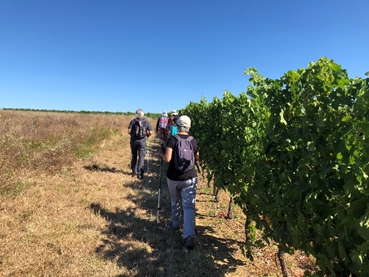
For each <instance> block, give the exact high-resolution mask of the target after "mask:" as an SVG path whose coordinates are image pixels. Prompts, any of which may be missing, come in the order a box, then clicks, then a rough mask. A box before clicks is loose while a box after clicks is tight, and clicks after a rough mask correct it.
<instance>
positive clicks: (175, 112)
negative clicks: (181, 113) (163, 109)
mask: <svg viewBox="0 0 369 277" xmlns="http://www.w3.org/2000/svg"><path fill="white" fill-rule="evenodd" d="M170 114H171V115H178V113H177V111H176V110H173V111H172V112H171V113H170Z"/></svg>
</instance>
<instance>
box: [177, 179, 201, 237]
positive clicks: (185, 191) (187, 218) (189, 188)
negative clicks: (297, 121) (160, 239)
mask: <svg viewBox="0 0 369 277" xmlns="http://www.w3.org/2000/svg"><path fill="white" fill-rule="evenodd" d="M197 180H198V179H197V177H196V178H192V179H189V180H186V181H184V182H183V183H182V185H181V196H182V207H183V221H184V223H183V238H184V239H186V238H188V237H195V236H196V231H195V227H196V222H195V216H196V187H197Z"/></svg>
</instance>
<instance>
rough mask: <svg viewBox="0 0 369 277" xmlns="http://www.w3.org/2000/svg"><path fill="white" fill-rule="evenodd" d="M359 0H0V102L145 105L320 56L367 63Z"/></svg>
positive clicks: (211, 93)
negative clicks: (254, 70) (251, 70)
mask: <svg viewBox="0 0 369 277" xmlns="http://www.w3.org/2000/svg"><path fill="white" fill-rule="evenodd" d="M368 15H369V0H353V1H348V0H309V1H302V0H301V1H298V0H280V1H275V0H253V1H251V0H249V1H247V0H232V1H226V0H223V1H220V0H186V1H181V0H177V1H173V0H171V1H170V0H155V1H154V0H32V1H29V0H0V38H1V40H0V41H1V42H0V95H1V97H0V99H1V100H0V108H30V109H50V110H74V111H80V110H85V111H111V112H127V111H135V110H136V109H137V108H142V109H143V110H144V111H145V112H155V113H156V112H158V113H160V112H162V111H163V110H167V111H170V110H172V109H178V110H179V109H181V108H183V107H185V106H186V105H187V104H188V103H189V102H190V101H193V102H198V101H200V99H201V97H205V98H206V99H207V100H208V101H209V102H211V101H212V100H213V97H218V98H222V96H223V93H224V91H225V90H228V91H230V92H231V93H233V94H235V95H238V94H239V93H241V92H244V91H246V88H247V85H248V77H247V76H245V75H244V70H245V69H246V68H248V67H255V68H257V69H258V71H259V72H260V73H261V75H263V76H265V77H269V78H279V77H280V76H282V75H283V74H284V73H285V72H286V71H288V70H292V69H298V68H301V67H305V68H306V67H307V66H308V63H309V62H311V61H316V60H318V59H319V58H321V57H323V56H325V57H328V58H329V59H333V60H334V61H336V62H337V63H339V64H340V65H342V67H343V68H345V69H347V71H348V73H349V76H350V77H365V75H364V74H365V72H367V71H369V16H368Z"/></svg>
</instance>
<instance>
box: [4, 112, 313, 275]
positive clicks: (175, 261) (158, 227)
mask: <svg viewBox="0 0 369 277" xmlns="http://www.w3.org/2000/svg"><path fill="white" fill-rule="evenodd" d="M131 119H132V117H128V116H125V115H104V114H101V115H99V114H78V113H70V114H68V113H49V112H31V111H28V112H27V111H9V110H6V111H4V110H3V111H0V178H1V179H0V238H1V239H0V276H191V277H194V276H212V277H213V276H281V275H282V274H281V270H280V268H279V265H278V263H277V259H276V255H275V254H276V250H277V248H276V246H274V245H270V246H268V247H266V248H263V249H255V251H254V256H255V260H254V261H250V260H248V259H246V258H245V257H244V256H243V255H242V253H241V250H240V246H241V245H242V243H243V241H244V222H245V218H244V215H243V214H242V212H241V211H239V210H238V209H237V208H235V209H234V215H235V218H234V219H232V220H229V219H227V218H226V214H227V209H228V200H229V195H228V193H226V192H221V193H220V201H219V202H215V201H214V196H213V195H212V189H211V188H209V187H208V186H207V181H206V180H205V179H203V178H202V177H201V178H200V181H199V187H198V196H197V231H198V240H197V245H196V247H195V249H194V250H193V251H188V250H186V249H184V247H183V245H182V239H181V234H180V232H172V230H171V228H170V227H169V225H170V210H169V195H168V190H167V185H166V181H165V176H164V177H163V180H162V196H161V206H162V208H161V209H160V211H159V212H160V223H159V224H157V222H156V214H157V202H158V198H157V193H158V188H159V179H160V178H159V172H160V167H159V157H158V150H159V149H158V138H157V137H156V136H153V137H151V138H150V139H149V151H148V154H149V155H148V159H147V161H148V169H149V172H148V173H147V174H146V175H145V178H144V180H138V179H136V178H133V177H131V175H130V168H129V161H130V147H129V136H128V134H127V131H126V130H127V126H128V123H129V121H130V120H131ZM151 123H152V125H153V127H154V126H155V123H156V120H155V119H151ZM145 168H147V164H146V165H145ZM165 170H166V165H165V164H164V166H163V171H164V172H165ZM164 175H165V173H164ZM286 261H287V266H288V267H289V270H290V274H291V276H302V273H303V271H304V270H313V267H312V263H311V261H310V260H309V259H308V258H307V257H305V256H304V255H302V254H300V253H295V254H294V255H287V257H286Z"/></svg>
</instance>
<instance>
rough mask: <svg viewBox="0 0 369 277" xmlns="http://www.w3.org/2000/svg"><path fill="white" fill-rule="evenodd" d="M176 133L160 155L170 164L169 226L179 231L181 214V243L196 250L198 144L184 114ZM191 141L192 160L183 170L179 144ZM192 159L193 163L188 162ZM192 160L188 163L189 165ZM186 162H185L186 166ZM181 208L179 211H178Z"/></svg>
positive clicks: (178, 123)
mask: <svg viewBox="0 0 369 277" xmlns="http://www.w3.org/2000/svg"><path fill="white" fill-rule="evenodd" d="M177 125H178V134H177V135H175V136H171V137H169V138H168V141H167V147H166V148H165V149H161V150H160V156H161V157H162V158H163V160H164V161H165V162H167V163H169V166H168V170H167V182H168V187H169V192H170V197H171V210H172V227H173V229H174V230H178V229H179V228H180V225H181V223H182V213H181V211H182V212H183V232H182V236H183V240H184V243H185V246H186V247H187V249H193V248H194V247H195V239H196V232H195V215H196V206H195V203H196V188H197V181H198V177H197V173H196V170H195V166H194V165H195V164H196V161H197V160H198V159H199V152H198V147H197V141H196V139H195V138H194V137H192V136H190V135H189V130H190V127H191V120H190V118H189V117H188V116H186V115H183V116H181V117H179V119H178V120H177ZM187 138H189V139H191V140H190V141H189V142H190V144H191V146H192V147H191V151H190V153H191V157H190V158H187V160H185V163H184V164H190V165H191V166H190V167H188V168H187V169H186V170H188V171H186V170H184V169H183V168H180V169H179V166H178V162H179V159H177V158H178V156H179V148H178V147H179V144H180V142H183V141H184V139H187ZM191 159H192V160H191ZM190 160H191V163H190ZM187 162H188V163H187ZM181 206H182V208H181Z"/></svg>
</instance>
